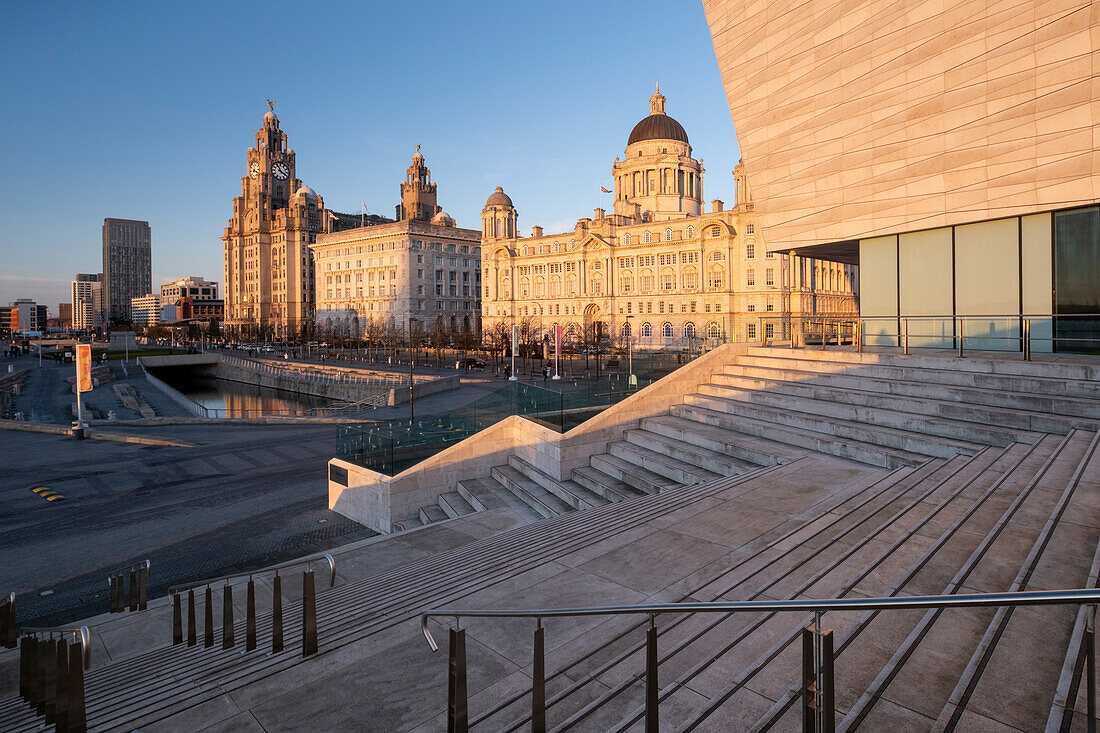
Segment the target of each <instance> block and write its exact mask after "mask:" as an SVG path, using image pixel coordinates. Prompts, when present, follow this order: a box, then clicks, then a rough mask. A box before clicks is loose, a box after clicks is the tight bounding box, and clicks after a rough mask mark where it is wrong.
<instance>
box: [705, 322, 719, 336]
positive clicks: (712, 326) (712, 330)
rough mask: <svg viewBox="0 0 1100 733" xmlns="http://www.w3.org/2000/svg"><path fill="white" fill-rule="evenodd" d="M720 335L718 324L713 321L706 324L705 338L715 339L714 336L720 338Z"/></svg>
mask: <svg viewBox="0 0 1100 733" xmlns="http://www.w3.org/2000/svg"><path fill="white" fill-rule="evenodd" d="M721 337H722V329H721V328H719V327H718V324H717V323H715V322H714V321H711V322H710V323H708V324H707V338H712V339H716V338H721Z"/></svg>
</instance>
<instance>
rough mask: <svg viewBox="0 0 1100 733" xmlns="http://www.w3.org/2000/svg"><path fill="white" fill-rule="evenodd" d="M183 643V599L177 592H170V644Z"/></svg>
mask: <svg viewBox="0 0 1100 733" xmlns="http://www.w3.org/2000/svg"><path fill="white" fill-rule="evenodd" d="M182 643H183V599H182V598H180V596H179V593H173V594H172V644H173V646H174V645H176V644H182Z"/></svg>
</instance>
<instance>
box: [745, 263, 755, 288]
mask: <svg viewBox="0 0 1100 733" xmlns="http://www.w3.org/2000/svg"><path fill="white" fill-rule="evenodd" d="M745 285H748V286H749V287H750V288H751V287H752V286H754V285H756V271H755V270H753V269H752V268H749V269H748V270H745Z"/></svg>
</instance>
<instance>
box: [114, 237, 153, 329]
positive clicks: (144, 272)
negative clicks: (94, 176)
mask: <svg viewBox="0 0 1100 733" xmlns="http://www.w3.org/2000/svg"><path fill="white" fill-rule="evenodd" d="M152 283H153V260H152V233H151V231H150V229H149V222H147V221H137V220H134V219H104V220H103V300H104V306H105V308H106V310H107V316H108V318H109V319H110V320H112V321H115V322H123V321H129V320H130V299H131V298H134V297H137V296H139V295H144V294H146V293H148V292H149V291H150V290H151V289H152Z"/></svg>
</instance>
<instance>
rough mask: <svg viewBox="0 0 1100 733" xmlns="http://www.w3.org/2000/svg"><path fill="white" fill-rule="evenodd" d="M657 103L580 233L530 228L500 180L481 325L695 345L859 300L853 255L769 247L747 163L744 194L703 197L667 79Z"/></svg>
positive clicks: (773, 330)
mask: <svg viewBox="0 0 1100 733" xmlns="http://www.w3.org/2000/svg"><path fill="white" fill-rule="evenodd" d="M649 106H650V114H649V116H647V117H645V118H644V119H642V120H641V121H640V122H639V123H638V124H637V125H635V127H634V129H633V130H632V131H631V133H630V137H629V138H628V140H627V146H626V152H625V155H624V158H623V160H621V161H620V160H618V159H616V160H615V163H614V164H613V165H612V169H611V170H612V176H613V179H614V182H615V183H614V185H615V190H614V195H615V203H614V210H613V213H612V214H610V215H609V214H607V213H606V212H605V210H604V209H596V210H595V213H594V215H593V217H592V218H583V219H580V220H579V221H578V222H577V225H576V227H575V228H574V230H573V231H571V232H564V233H558V234H544V233H543V231H542V228H541V227H537V226H536V227H533V229H532V233H531V236H530V237H520V236H519V234H518V232H517V221H518V213H517V211H516V209H515V207H514V205H513V203H512V200H511V199H510V198H509V197H508V195H507V194H505V193H504V191H503V190H502V189H501V188H500V187H499V186H498V187H497V189H496V191H494V192H493V193H492V194H491V195H490V196H489V198H488V200H487V201H486V202H485V208H484V209H483V210H482V214H481V216H482V247H483V248H484V255H483V268H484V269H483V273H484V293H483V303H484V307H483V321H484V323H483V326H484V328H485V329H486V331H487V332H488V331H493V330H498V326H499V325H505V326H507V327H510V326H511V325H512V324H517V323H518V324H521V325H524V326H526V330H527V331H528V332H529V333H530V334H531V337H532V338H534V339H538V338H539V337H541V336H542V335H544V334H545V335H549V334H551V333H552V332H553V327H554V326H557V325H561V326H562V327H563V330H564V331H565V334H566V338H567V339H570V338H571V339H573V340H580V339H584V340H586V341H591V340H592V339H593V338H601V339H602V338H604V337H606V338H609V339H611V340H615V341H619V342H621V341H622V340H623V338H624V337H625V336H626V335H628V334H629V335H632V337H633V338H632V341H633V343H634V345H635V346H637V347H641V348H666V347H670V348H692V347H695V346H698V345H699V344H700V343H702V342H701V340H700V339H702V338H707V339H710V340H711V341H712V342H716V341H722V340H755V339H759V338H761V337H763V336H765V335H767V336H775V337H780V336H782V333H780V330H781V329H783V324H784V322H785V321H784V319H786V321H788V322H789V320H790V317H791V316H792V315H794V316H802V315H806V314H824V313H829V314H834V313H854V312H855V311H856V307H857V306H856V296H855V294H854V292H853V283H854V280H855V278H854V272H853V269H854V268H852V267H850V266H847V265H842V264H838V263H827V262H822V261H818V260H801V259H798V258H795V259H794V261H793V265H792V260H791V258H790V257H788V256H787V255H782V254H775V253H771V252H766V251H765V248H764V246H763V243H762V242H761V241H760V240H759V239H758V237H757V235H756V232H755V222H756V212H755V204H754V202H753V199H752V193H751V190H750V188H749V185H748V182H747V181H746V179H745V174H744V168H743V166H742V165H740V164H738V166H737V169H736V170H735V171H734V180H735V187H736V193H735V196H736V198H735V201H736V203H735V205H734V207H733V208H731V209H726V208H725V206H724V204H723V202H722V201H719V200H714V201H713V202H712V203H711V209H710V211H709V212H707V211H704V206H703V175H704V169H703V165H702V161H701V160H696V159H694V158H693V157H692V149H691V145H690V143H689V142H688V136H687V133H686V132H685V130H684V128H683V126H682V125H680V123H679V122H677V121H676V120H675V119H673V118H672V117H670V116H669V115H667V114H666V113H665V97H664V96H663V95H662V94H661V92H660V90H658V91H657V92H656V93H655V94H654V95H653V96H652V97H651V98H650V101H649Z"/></svg>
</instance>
